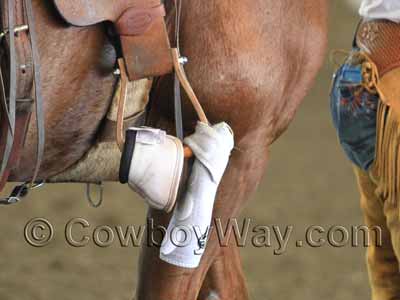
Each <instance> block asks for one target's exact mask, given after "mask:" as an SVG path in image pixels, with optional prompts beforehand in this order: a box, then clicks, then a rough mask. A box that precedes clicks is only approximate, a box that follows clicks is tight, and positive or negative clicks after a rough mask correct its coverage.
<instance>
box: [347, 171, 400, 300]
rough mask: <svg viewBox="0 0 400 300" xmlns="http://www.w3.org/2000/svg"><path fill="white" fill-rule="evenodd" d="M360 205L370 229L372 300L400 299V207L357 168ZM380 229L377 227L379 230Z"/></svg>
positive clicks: (368, 256) (369, 257)
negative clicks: (399, 209)
mask: <svg viewBox="0 0 400 300" xmlns="http://www.w3.org/2000/svg"><path fill="white" fill-rule="evenodd" d="M355 172H356V176H357V179H358V186H359V190H360V193H361V208H362V210H363V213H364V218H365V222H366V224H367V226H369V228H370V233H371V234H370V245H369V246H368V250H367V264H368V271H369V277H370V282H371V288H372V299H373V300H389V299H390V300H393V299H400V272H399V263H398V254H400V248H399V246H400V244H399V243H400V240H399V238H400V219H399V211H398V208H397V207H395V206H393V205H390V204H389V203H387V202H385V201H384V200H383V199H381V197H379V195H377V194H376V191H377V186H376V185H375V184H374V182H373V181H372V180H371V178H370V177H369V175H368V173H366V172H363V171H361V170H359V169H356V171H355ZM377 228H379V229H378V230H376V229H377Z"/></svg>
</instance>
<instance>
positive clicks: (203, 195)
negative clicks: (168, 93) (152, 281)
mask: <svg viewBox="0 0 400 300" xmlns="http://www.w3.org/2000/svg"><path fill="white" fill-rule="evenodd" d="M184 142H185V144H187V145H188V146H189V147H190V148H191V149H192V150H193V153H194V155H195V157H196V159H195V161H194V164H193V169H192V172H191V174H190V178H189V180H188V184H187V190H186V193H185V195H184V197H183V199H181V200H179V201H178V203H177V205H176V207H175V210H174V213H173V216H172V219H171V221H170V224H169V226H168V229H167V234H166V235H165V237H164V240H163V243H162V245H161V249H160V258H161V259H162V260H163V261H166V262H168V263H170V264H172V265H175V266H178V267H183V268H197V267H198V266H199V264H200V260H201V257H202V255H203V252H204V250H205V247H206V243H207V240H208V235H209V233H210V232H209V231H210V225H211V218H212V212H213V207H214V201H215V196H216V193H217V189H218V185H219V184H220V182H221V179H222V176H223V174H224V172H225V169H226V167H227V165H228V162H229V157H230V154H231V151H232V149H233V146H234V136H233V132H232V130H231V128H230V127H229V126H228V125H227V124H226V123H220V124H217V125H214V126H212V127H210V126H208V125H206V124H204V123H198V125H197V127H196V131H195V133H194V134H193V135H191V136H189V137H187V138H186V139H185V141H184Z"/></svg>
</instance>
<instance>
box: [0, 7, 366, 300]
mask: <svg viewBox="0 0 400 300" xmlns="http://www.w3.org/2000/svg"><path fill="white" fill-rule="evenodd" d="M331 6H332V11H331V19H330V24H331V37H330V48H331V49H335V48H345V49H346V48H348V46H349V45H350V44H351V35H352V31H353V28H354V26H355V23H356V21H357V19H356V18H355V16H352V15H351V12H350V11H349V10H348V9H347V8H346V7H345V6H344V2H343V1H331ZM331 74H332V67H331V66H330V65H329V64H327V65H326V66H325V67H324V68H323V70H322V71H321V73H320V75H319V77H318V80H317V82H316V85H315V88H314V89H313V90H312V92H311V93H310V95H309V96H308V97H307V99H306V101H305V102H304V104H303V105H302V107H301V109H300V111H299V112H298V114H297V117H296V119H295V121H294V122H293V124H292V125H291V127H290V130H289V131H288V132H287V133H286V134H285V135H284V136H283V137H282V138H281V139H280V140H279V141H278V142H277V143H276V144H275V145H274V146H273V148H272V156H271V162H270V166H269V170H268V172H267V175H266V177H265V179H264V181H263V182H262V185H261V187H260V189H259V190H258V193H257V195H256V196H255V197H254V199H253V201H252V202H251V203H250V205H249V206H248V207H247V208H246V210H245V211H244V213H243V217H251V218H252V220H253V222H254V223H253V224H255V223H257V224H263V225H268V226H273V225H280V226H287V225H292V226H293V227H294V231H293V234H292V235H293V237H292V239H291V241H290V242H289V246H288V249H287V251H286V252H285V253H284V254H283V255H279V256H278V255H274V251H273V250H274V248H276V247H277V244H276V242H275V241H274V239H272V243H273V246H272V247H270V248H254V247H250V246H249V247H246V248H244V249H243V250H242V256H243V260H244V268H245V271H246V273H247V276H248V286H249V290H250V294H251V299H257V300H264V299H287V300H290V299H296V300H301V299H308V300H317V299H330V300H336V299H337V300H339V299H340V300H343V299H367V298H368V297H369V294H370V292H369V287H368V277H367V272H366V267H365V265H364V260H365V259H364V252H365V249H364V248H362V247H351V246H346V247H341V248H334V247H330V246H325V247H320V248H311V247H301V248H298V247H295V243H294V242H293V241H296V240H297V239H304V231H305V229H306V228H307V227H309V226H311V225H321V226H324V227H325V228H326V229H329V227H330V226H333V225H338V224H339V225H343V226H347V227H349V226H351V225H358V224H362V217H361V213H360V209H359V203H358V202H359V200H358V198H359V197H358V193H357V190H356V187H355V184H354V178H353V175H352V170H351V166H350V164H349V163H347V162H346V160H345V158H344V155H343V154H342V152H341V150H340V149H339V146H338V143H337V139H336V136H335V133H334V131H333V129H332V126H331V121H330V115H329V111H328V96H327V94H328V89H329V84H330V78H331ZM144 216H145V206H144V205H143V204H142V202H141V201H140V200H139V198H137V197H136V196H135V195H133V194H132V193H131V192H130V191H129V190H128V189H127V188H126V187H121V186H119V185H117V184H108V185H106V191H105V203H104V205H103V206H102V207H101V208H100V209H93V208H90V207H89V205H88V203H87V202H86V201H85V195H84V186H80V185H78V186H74V185H59V186H47V187H45V188H44V189H42V190H40V191H37V192H35V193H33V194H32V195H31V196H30V197H29V199H28V200H27V201H25V202H23V203H21V204H19V205H16V206H13V207H2V208H1V209H0V227H1V230H0V238H1V241H2V242H1V244H0V254H1V258H0V269H1V273H0V300H14V299H18V300H25V299H26V300H28V299H29V300H36V299H37V300H51V299H57V300H64V299H85V300H92V299H96V300H97V299H118V300H128V299H132V296H133V292H134V287H135V282H136V279H137V276H136V270H137V256H138V253H139V249H137V248H133V247H128V248H121V247H119V246H118V243H117V242H116V243H114V244H113V245H112V246H111V247H107V248H100V247H97V246H95V245H94V244H93V243H90V245H89V246H87V247H84V248H73V247H71V246H69V245H68V244H67V243H66V241H65V239H64V228H65V225H66V223H67V222H68V221H69V220H70V219H71V218H74V217H83V218H85V219H86V220H88V221H89V223H90V225H91V226H90V228H88V229H84V231H83V232H85V233H88V232H91V231H93V230H94V228H95V227H96V226H99V225H110V226H113V225H129V224H143V222H144ZM35 217H45V218H47V219H48V220H49V221H51V222H52V224H53V225H54V228H55V236H54V240H53V242H52V243H51V244H50V245H49V246H47V247H45V248H34V247H32V246H30V245H29V244H27V243H26V241H25V240H24V234H23V232H24V226H25V224H26V223H27V222H28V221H29V220H30V219H31V218H35Z"/></svg>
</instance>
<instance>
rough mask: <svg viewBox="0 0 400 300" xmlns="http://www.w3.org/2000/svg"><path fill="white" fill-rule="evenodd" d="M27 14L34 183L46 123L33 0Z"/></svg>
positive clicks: (42, 153) (27, 5) (30, 0)
mask: <svg viewBox="0 0 400 300" xmlns="http://www.w3.org/2000/svg"><path fill="white" fill-rule="evenodd" d="M25 9H26V16H27V19H28V26H29V36H30V41H31V46H32V57H33V68H34V84H35V109H36V128H37V152H36V165H35V171H34V173H33V176H32V180H31V183H32V185H33V184H34V182H35V181H36V178H37V176H38V174H39V168H40V166H41V164H42V161H43V155H44V146H45V126H44V125H45V124H44V121H45V120H44V118H45V116H44V111H43V98H42V89H41V87H42V85H41V78H40V58H39V52H38V46H37V38H36V28H35V17H34V14H33V8H32V0H25Z"/></svg>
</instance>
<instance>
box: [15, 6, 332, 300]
mask: <svg viewBox="0 0 400 300" xmlns="http://www.w3.org/2000/svg"><path fill="white" fill-rule="evenodd" d="M71 1H72V0H71ZM170 1H171V0H166V4H167V7H168V4H169V2H170ZM33 5H34V11H35V17H36V23H37V24H36V26H37V28H36V30H37V35H38V39H39V41H38V44H39V45H38V47H39V52H40V58H41V68H42V70H41V71H42V72H41V74H42V84H43V86H42V88H43V97H44V106H45V107H44V108H45V116H46V117H45V121H46V129H47V130H46V132H47V133H46V134H47V135H46V147H45V158H44V163H43V165H42V168H41V173H40V175H39V178H41V179H46V178H49V177H51V176H54V175H56V174H59V173H61V172H62V171H63V170H65V169H67V168H68V167H70V166H72V165H73V164H74V163H76V162H77V161H79V159H80V158H81V157H83V156H84V154H85V153H86V152H87V151H88V150H89V148H90V147H91V145H92V144H93V142H94V138H95V136H96V132H97V130H98V129H99V126H100V124H101V121H102V119H103V118H104V117H105V114H106V112H107V110H108V108H109V106H110V103H111V100H112V93H113V90H114V87H115V83H116V78H115V76H113V74H112V70H113V67H114V63H115V61H114V59H113V58H112V57H111V59H110V57H108V56H107V55H103V54H104V51H103V50H104V49H105V47H107V45H108V44H109V41H108V40H107V35H106V34H105V30H104V26H102V25H97V26H92V27H85V28H76V27H71V26H68V25H67V24H66V23H65V22H64V21H63V20H62V18H61V17H60V16H59V15H58V14H57V12H56V10H55V8H54V7H53V4H52V1H51V0H35V1H33ZM326 23H327V1H326V0H303V1H290V0H280V1H276V0H185V1H184V2H183V8H182V24H181V47H182V49H181V50H182V53H183V54H184V55H185V56H188V57H189V59H190V62H189V64H187V66H186V71H187V74H188V77H189V79H190V81H191V83H192V85H193V88H194V90H195V91H196V93H197V95H198V97H199V99H200V101H201V103H202V105H203V107H204V109H205V111H206V113H207V115H208V117H209V119H210V121H211V122H212V123H216V122H219V121H226V122H227V123H229V124H230V125H231V126H232V128H233V130H234V132H235V139H236V148H235V149H236V150H235V151H234V153H233V155H232V157H231V161H230V164H229V167H228V170H227V172H226V174H225V176H224V179H223V182H222V184H221V186H220V189H219V193H218V198H217V201H216V205H215V209H214V217H218V218H221V220H222V221H223V222H224V221H227V220H228V219H229V218H232V217H236V216H238V215H239V214H240V212H241V209H242V208H243V206H244V205H245V203H246V202H247V200H248V199H249V197H250V196H251V195H252V194H253V193H254V191H255V190H256V188H257V185H258V184H259V182H260V180H261V178H262V176H263V174H264V171H265V169H266V165H267V161H268V156H269V155H268V152H269V146H270V145H271V143H272V142H273V141H274V140H275V139H277V138H278V137H279V136H280V134H281V133H282V132H283V131H284V130H285V129H286V128H287V126H288V125H289V123H290V121H291V120H292V118H293V116H294V114H295V112H296V110H297V108H298V106H299V104H300V103H301V101H302V99H303V98H304V97H305V95H306V93H307V91H308V90H309V88H310V87H311V85H312V83H313V80H314V78H315V76H316V74H317V71H318V70H319V68H320V66H321V65H322V61H323V58H324V54H325V49H326V33H327V24H326ZM160 80H161V81H160V84H158V85H157V88H156V89H155V90H153V92H152V101H151V108H150V117H149V119H148V123H149V125H151V126H154V127H161V128H164V129H166V130H173V128H174V122H173V111H172V108H173V100H172V95H171V91H172V87H171V85H172V81H171V77H170V76H166V77H164V78H161V79H160ZM183 110H184V118H185V120H184V126H185V131H186V132H187V133H189V132H191V131H192V130H193V128H194V124H195V120H196V116H195V114H194V112H193V110H192V108H191V106H190V105H189V104H188V101H186V105H184V109H183ZM34 123H35V122H34V120H32V121H31V125H30V128H29V131H28V135H27V140H26V147H25V148H24V153H23V157H22V160H21V163H20V166H19V168H18V169H17V170H16V171H15V172H14V173H13V174H12V179H13V180H15V181H26V180H29V177H30V176H31V174H32V171H33V169H34V163H35V161H34V160H33V159H32V157H35V151H36V138H35V126H34ZM305 136H306V134H305ZM305 138H306V137H305ZM293 154H294V155H295V153H293ZM115 180H117V178H115ZM149 217H153V218H154V219H155V221H156V222H159V223H160V224H164V225H166V224H167V222H168V218H169V216H168V215H166V214H164V213H162V212H159V211H154V210H150V211H149ZM158 254H159V253H158V249H157V248H154V247H152V248H151V247H145V246H144V247H143V249H142V254H141V257H140V261H141V263H140V276H139V277H140V280H139V286H138V288H137V296H136V297H137V299H139V300H144V299H146V300H150V299H151V300H165V299H171V300H178V299H182V300H183V299H184V300H195V299H202V300H203V299H204V300H205V299H221V300H222V299H229V300H234V299H240V300H244V299H248V294H247V290H246V285H245V281H244V276H243V271H242V267H241V263H240V258H239V250H238V248H237V247H235V246H234V245H233V244H232V245H231V246H229V247H220V245H219V244H218V242H217V238H216V236H215V235H212V236H211V237H210V240H209V243H208V246H207V250H206V253H205V255H204V257H203V259H202V262H201V265H200V267H199V268H197V269H193V270H191V269H183V268H178V267H174V266H172V265H169V264H167V263H164V262H162V261H161V260H160V259H159V258H158Z"/></svg>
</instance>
